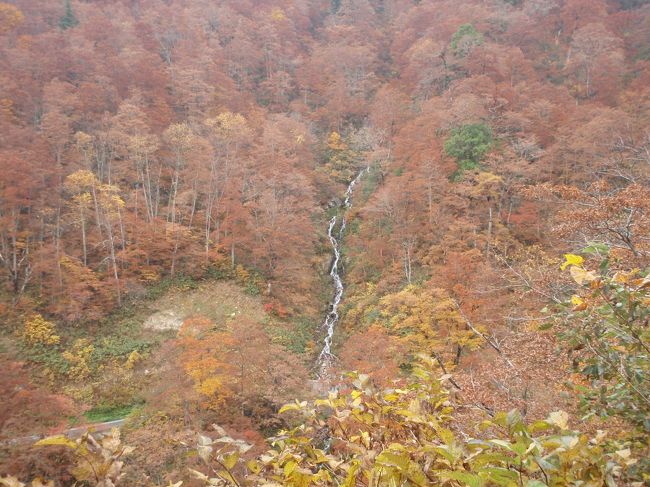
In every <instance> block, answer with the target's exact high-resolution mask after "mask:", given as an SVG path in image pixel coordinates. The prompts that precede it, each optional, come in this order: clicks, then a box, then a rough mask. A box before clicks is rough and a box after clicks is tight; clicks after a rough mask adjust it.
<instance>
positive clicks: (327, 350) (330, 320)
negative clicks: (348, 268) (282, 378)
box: [318, 167, 370, 378]
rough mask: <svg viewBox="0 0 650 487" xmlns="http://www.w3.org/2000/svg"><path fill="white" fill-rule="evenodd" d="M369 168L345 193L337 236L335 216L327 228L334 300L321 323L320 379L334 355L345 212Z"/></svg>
mask: <svg viewBox="0 0 650 487" xmlns="http://www.w3.org/2000/svg"><path fill="white" fill-rule="evenodd" d="M369 170H370V167H367V168H365V169H363V170H362V171H360V172H359V174H357V177H355V178H354V179H353V180H352V181H351V182H350V184H349V185H348V189H347V190H346V191H345V199H344V201H343V204H342V205H341V206H342V208H343V215H342V217H341V227H340V228H339V231H338V235H337V236H335V232H334V229H335V227H336V221H337V217H336V215H335V216H333V217H332V219H331V220H330V223H329V227H328V228H327V236H328V237H329V239H330V243H331V244H332V250H333V253H334V255H333V259H332V267H331V269H330V276H331V277H332V280H333V281H334V299H333V300H332V307H331V308H330V311H329V312H328V313H327V316H326V317H325V321H324V322H323V328H324V329H325V331H326V335H325V339H324V343H323V348H322V350H321V352H320V354H319V356H318V366H319V369H320V373H319V375H320V377H321V378H324V377H326V376H327V370H328V369H329V368H330V367H331V365H332V362H333V361H334V358H335V357H334V355H333V354H332V338H333V337H334V329H335V328H336V324H337V323H338V321H339V313H338V309H339V304H340V303H341V298H343V280H342V279H341V275H340V274H339V262H340V260H341V240H342V239H343V232H344V231H345V225H346V221H345V211H346V210H348V209H349V208H350V207H351V206H352V192H353V191H354V187H355V185H356V184H357V183H358V182H359V180H360V179H361V177H362V176H363V175H364V173H366V172H368V171H369Z"/></svg>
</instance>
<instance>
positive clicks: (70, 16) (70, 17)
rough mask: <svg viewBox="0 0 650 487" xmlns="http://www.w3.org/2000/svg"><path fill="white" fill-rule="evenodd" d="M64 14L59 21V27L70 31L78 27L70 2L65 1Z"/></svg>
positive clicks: (68, 0)
mask: <svg viewBox="0 0 650 487" xmlns="http://www.w3.org/2000/svg"><path fill="white" fill-rule="evenodd" d="M64 8H65V13H64V14H63V15H62V16H61V18H60V19H59V27H61V29H63V30H67V29H71V28H72V27H76V26H77V25H79V21H78V20H77V17H75V15H74V12H73V11H72V5H70V0H65V6H64Z"/></svg>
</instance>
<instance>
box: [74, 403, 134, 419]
mask: <svg viewBox="0 0 650 487" xmlns="http://www.w3.org/2000/svg"><path fill="white" fill-rule="evenodd" d="M141 405H142V403H134V404H127V405H122V406H101V405H100V406H95V407H94V408H92V409H90V410H88V411H86V412H85V413H84V418H86V420H87V421H89V422H91V423H106V422H108V421H115V420H117V419H123V418H126V417H127V416H128V415H129V414H131V412H132V411H133V410H134V409H135V408H137V407H139V406H141Z"/></svg>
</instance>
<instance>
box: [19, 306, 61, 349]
mask: <svg viewBox="0 0 650 487" xmlns="http://www.w3.org/2000/svg"><path fill="white" fill-rule="evenodd" d="M54 332H55V325H54V323H52V322H51V321H47V320H46V319H45V318H43V316H41V315H40V314H35V315H32V316H31V317H30V318H29V319H28V320H26V321H25V324H24V328H23V338H24V340H25V341H26V342H27V343H28V344H29V345H32V346H34V345H56V344H57V343H59V342H60V341H61V337H60V336H59V335H56V334H55V333H54Z"/></svg>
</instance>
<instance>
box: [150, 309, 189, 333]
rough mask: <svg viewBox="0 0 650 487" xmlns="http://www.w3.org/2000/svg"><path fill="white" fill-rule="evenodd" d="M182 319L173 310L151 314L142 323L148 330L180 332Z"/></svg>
mask: <svg viewBox="0 0 650 487" xmlns="http://www.w3.org/2000/svg"><path fill="white" fill-rule="evenodd" d="M183 320H184V317H183V316H181V315H180V314H178V313H177V312H175V311H173V310H164V311H158V312H157V313H154V314H152V315H151V316H149V318H147V319H146V320H145V322H144V323H143V326H144V328H147V329H149V330H158V331H164V330H180V328H181V325H182V324H183Z"/></svg>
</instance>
